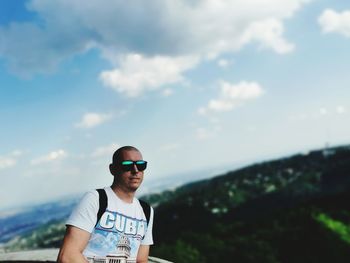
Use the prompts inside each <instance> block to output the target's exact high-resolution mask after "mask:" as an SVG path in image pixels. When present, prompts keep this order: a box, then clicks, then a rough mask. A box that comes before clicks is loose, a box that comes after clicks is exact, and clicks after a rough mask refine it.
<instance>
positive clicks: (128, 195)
mask: <svg viewBox="0 0 350 263" xmlns="http://www.w3.org/2000/svg"><path fill="white" fill-rule="evenodd" d="M111 188H112V190H113V192H114V193H115V194H116V195H117V196H118V197H119V198H120V199H121V200H123V201H124V202H126V203H132V201H133V200H134V197H135V192H130V191H125V190H124V189H123V188H122V187H120V186H118V185H114V184H112V186H111Z"/></svg>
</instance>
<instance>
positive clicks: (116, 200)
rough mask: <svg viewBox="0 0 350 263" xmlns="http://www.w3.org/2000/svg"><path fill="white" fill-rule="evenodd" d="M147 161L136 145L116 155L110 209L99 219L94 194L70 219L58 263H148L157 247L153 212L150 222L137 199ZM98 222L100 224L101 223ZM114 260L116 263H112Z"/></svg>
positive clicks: (86, 198) (108, 194) (108, 197)
mask: <svg viewBox="0 0 350 263" xmlns="http://www.w3.org/2000/svg"><path fill="white" fill-rule="evenodd" d="M146 166H147V162H146V161H144V160H143V159H142V155H141V152H140V151H139V150H138V149H136V148H135V147H133V146H124V147H121V148H119V149H118V150H117V151H116V152H115V153H114V154H113V162H112V163H111V164H110V165H109V170H110V172H111V174H112V175H113V176H114V180H113V184H112V186H111V187H106V188H104V190H105V192H106V194H107V200H108V201H107V209H106V210H105V212H104V213H103V215H102V217H101V218H100V220H98V215H97V214H98V211H99V193H98V192H97V191H96V190H94V191H90V192H88V193H87V194H85V196H84V197H83V199H82V200H81V201H80V203H79V204H78V206H77V207H76V208H75V210H74V211H73V212H72V214H71V216H70V217H69V219H68V221H67V223H66V226H67V229H66V234H65V237H64V240H63V244H62V247H61V249H60V252H59V255H58V262H61V263H75V262H128V263H129V262H137V263H141V262H142V263H143V262H148V254H149V248H150V245H152V244H153V236H152V226H153V209H152V208H151V207H148V208H149V209H150V217H149V222H148V223H147V218H146V216H145V212H144V209H143V208H142V206H141V205H140V202H139V200H138V199H137V198H135V192H136V190H137V189H138V188H139V186H140V185H141V183H142V180H143V173H144V170H145V169H146ZM97 220H98V222H97ZM112 259H113V260H112Z"/></svg>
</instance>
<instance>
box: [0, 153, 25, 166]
mask: <svg viewBox="0 0 350 263" xmlns="http://www.w3.org/2000/svg"><path fill="white" fill-rule="evenodd" d="M22 155H23V152H22V151H21V150H13V151H12V152H11V153H9V154H6V155H4V156H0V170H1V169H5V168H10V167H13V166H15V165H16V164H17V159H18V158H19V157H20V156H22Z"/></svg>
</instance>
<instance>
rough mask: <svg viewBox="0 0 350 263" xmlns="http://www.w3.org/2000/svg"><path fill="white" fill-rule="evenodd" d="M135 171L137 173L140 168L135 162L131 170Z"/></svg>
mask: <svg viewBox="0 0 350 263" xmlns="http://www.w3.org/2000/svg"><path fill="white" fill-rule="evenodd" d="M131 171H132V172H133V173H137V172H138V171H139V170H138V169H137V165H136V164H133V166H132V170H131Z"/></svg>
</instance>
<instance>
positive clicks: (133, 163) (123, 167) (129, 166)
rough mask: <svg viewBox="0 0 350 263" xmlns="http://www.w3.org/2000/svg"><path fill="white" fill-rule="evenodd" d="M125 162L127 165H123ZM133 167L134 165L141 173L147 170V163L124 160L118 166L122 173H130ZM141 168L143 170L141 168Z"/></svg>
mask: <svg viewBox="0 0 350 263" xmlns="http://www.w3.org/2000/svg"><path fill="white" fill-rule="evenodd" d="M125 162H129V163H128V164H123V163H125ZM140 162H141V163H140ZM134 165H136V167H137V170H138V171H140V172H143V171H144V170H146V168H147V161H145V160H137V161H132V160H124V161H122V162H120V166H121V168H122V170H123V171H124V172H130V171H132V170H133V169H134ZM140 165H141V167H140ZM143 166H144V167H145V168H143Z"/></svg>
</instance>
